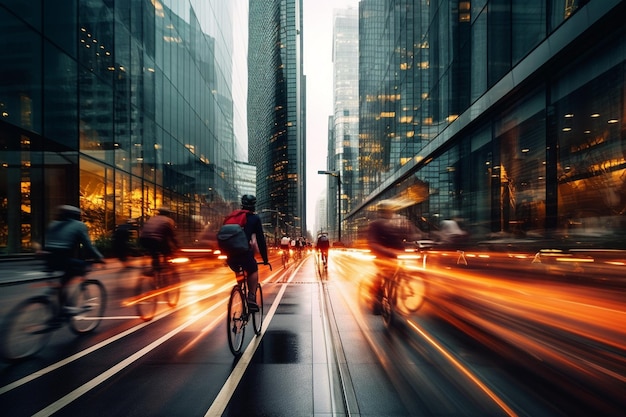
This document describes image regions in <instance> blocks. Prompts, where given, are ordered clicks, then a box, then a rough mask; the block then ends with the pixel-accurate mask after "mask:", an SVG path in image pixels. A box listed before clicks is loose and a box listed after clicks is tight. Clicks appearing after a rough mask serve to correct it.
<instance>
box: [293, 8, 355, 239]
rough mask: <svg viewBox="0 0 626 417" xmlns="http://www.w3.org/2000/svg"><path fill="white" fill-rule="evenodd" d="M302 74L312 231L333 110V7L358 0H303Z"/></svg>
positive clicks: (322, 178)
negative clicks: (305, 106)
mask: <svg viewBox="0 0 626 417" xmlns="http://www.w3.org/2000/svg"><path fill="white" fill-rule="evenodd" d="M303 3H304V4H303V7H304V28H303V30H302V34H303V36H304V39H303V40H304V74H305V75H306V78H307V98H306V101H307V131H306V139H307V196H306V201H307V203H306V205H307V222H308V224H307V229H308V230H310V231H312V232H315V230H316V229H315V227H316V225H315V224H314V223H315V215H316V212H315V205H316V202H317V199H318V197H319V195H320V194H321V192H322V191H323V190H324V189H325V188H326V180H327V176H326V175H319V174H318V173H317V171H320V170H325V169H326V157H327V148H328V133H327V132H328V116H331V115H332V114H333V62H332V58H333V57H332V49H333V10H334V9H344V8H346V7H348V6H353V7H355V8H357V7H358V0H303Z"/></svg>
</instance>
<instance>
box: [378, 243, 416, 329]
mask: <svg viewBox="0 0 626 417" xmlns="http://www.w3.org/2000/svg"><path fill="white" fill-rule="evenodd" d="M425 269H426V254H425V253H421V252H418V251H416V252H406V253H403V254H400V255H398V256H397V259H396V262H395V266H394V270H393V273H392V274H391V276H385V277H384V282H383V284H382V298H381V315H382V318H383V322H384V324H385V325H386V326H387V327H390V326H391V325H392V324H393V322H394V320H395V318H396V316H397V315H410V314H412V313H415V312H416V311H417V310H419V308H420V307H421V306H422V305H423V303H424V301H425V298H426V292H427V281H426V279H425V277H424V272H423V271H424V270H425Z"/></svg>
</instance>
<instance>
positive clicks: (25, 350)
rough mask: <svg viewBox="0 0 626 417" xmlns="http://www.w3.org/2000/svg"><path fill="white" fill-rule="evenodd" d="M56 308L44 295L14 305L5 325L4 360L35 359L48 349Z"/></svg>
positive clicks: (1, 347) (1, 341) (2, 349)
mask: <svg viewBox="0 0 626 417" xmlns="http://www.w3.org/2000/svg"><path fill="white" fill-rule="evenodd" d="M54 320H55V309H54V306H53V305H52V302H51V301H50V300H49V299H48V298H47V297H44V296H41V297H33V298H29V299H28V300H25V301H23V302H21V303H20V304H18V305H17V306H15V307H14V308H13V309H12V310H11V311H9V312H8V313H7V316H6V318H5V320H4V322H3V323H2V334H1V335H0V338H1V340H0V344H1V345H0V349H1V351H2V357H3V358H4V359H6V360H8V361H17V360H20V359H26V358H28V357H30V356H33V355H35V354H37V353H39V351H41V349H43V348H44V346H46V344H47V343H48V340H50V336H51V335H52V332H53V331H54V330H55V329H57V328H58V327H60V323H59V325H58V326H56V327H55V326H54V324H55V322H54Z"/></svg>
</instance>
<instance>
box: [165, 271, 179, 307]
mask: <svg viewBox="0 0 626 417" xmlns="http://www.w3.org/2000/svg"><path fill="white" fill-rule="evenodd" d="M162 274H163V275H162V278H163V284H164V285H165V286H166V287H167V291H166V292H165V301H167V305H168V306H170V307H176V305H177V304H178V300H179V299H180V275H179V273H178V271H177V270H176V268H173V267H169V268H168V269H167V270H166V271H164V272H162Z"/></svg>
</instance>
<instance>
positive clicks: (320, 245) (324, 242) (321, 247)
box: [315, 233, 330, 268]
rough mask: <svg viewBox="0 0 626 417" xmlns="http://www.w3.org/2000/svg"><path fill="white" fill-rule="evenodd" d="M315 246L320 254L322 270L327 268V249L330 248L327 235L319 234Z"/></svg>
mask: <svg viewBox="0 0 626 417" xmlns="http://www.w3.org/2000/svg"><path fill="white" fill-rule="evenodd" d="M315 246H316V247H317V250H318V251H319V252H320V255H321V256H322V262H323V263H324V268H326V267H327V266H328V248H330V241H329V240H328V235H327V234H326V233H320V234H319V236H317V243H316V245H315Z"/></svg>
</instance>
